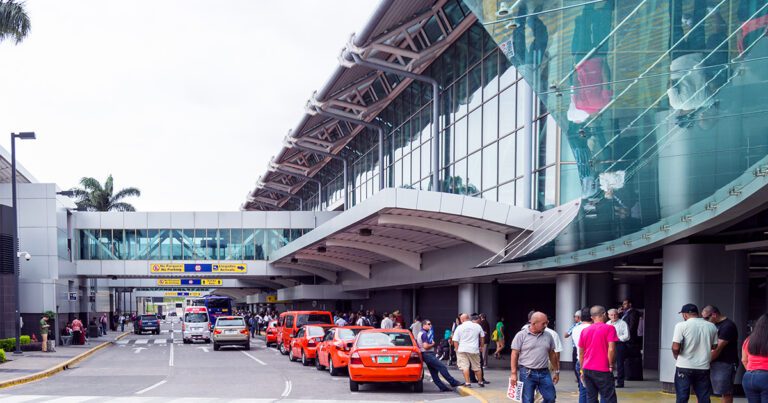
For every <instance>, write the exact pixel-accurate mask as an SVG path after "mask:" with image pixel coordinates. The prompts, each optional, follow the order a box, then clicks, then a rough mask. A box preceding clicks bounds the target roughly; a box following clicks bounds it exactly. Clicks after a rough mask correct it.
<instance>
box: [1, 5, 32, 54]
mask: <svg viewBox="0 0 768 403" xmlns="http://www.w3.org/2000/svg"><path fill="white" fill-rule="evenodd" d="M31 28H32V25H31V24H30V22H29V16H28V15H27V12H26V10H24V3H17V2H16V0H5V1H3V0H0V42H2V41H4V40H6V39H9V38H13V39H14V41H15V42H16V44H17V45H18V44H19V43H20V42H21V41H23V40H24V38H26V37H27V34H29V30H30V29H31Z"/></svg>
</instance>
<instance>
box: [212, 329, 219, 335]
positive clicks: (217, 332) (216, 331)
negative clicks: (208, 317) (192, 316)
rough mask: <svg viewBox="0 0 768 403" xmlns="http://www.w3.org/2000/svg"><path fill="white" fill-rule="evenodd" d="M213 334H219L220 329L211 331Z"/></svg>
mask: <svg viewBox="0 0 768 403" xmlns="http://www.w3.org/2000/svg"><path fill="white" fill-rule="evenodd" d="M213 334H221V330H219V329H216V330H214V331H213Z"/></svg>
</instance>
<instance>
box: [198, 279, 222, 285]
mask: <svg viewBox="0 0 768 403" xmlns="http://www.w3.org/2000/svg"><path fill="white" fill-rule="evenodd" d="M222 284H224V282H223V281H222V280H221V279H220V278H204V279H200V285H222Z"/></svg>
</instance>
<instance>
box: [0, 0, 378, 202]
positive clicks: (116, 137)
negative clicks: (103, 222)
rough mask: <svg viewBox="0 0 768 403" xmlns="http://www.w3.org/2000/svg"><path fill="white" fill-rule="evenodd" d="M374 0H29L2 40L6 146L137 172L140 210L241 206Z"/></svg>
mask: <svg viewBox="0 0 768 403" xmlns="http://www.w3.org/2000/svg"><path fill="white" fill-rule="evenodd" d="M377 4H378V0H343V1H342V0H332V1H330V0H329V1H315V0H312V1H309V0H308V1H296V0H292V1H254V0H237V1H236V0H226V1H210V0H208V1H198V0H194V1H191V0H163V1H156V0H145V1H131V2H127V1H105V0H88V1H86V0H73V1H61V0H27V2H26V9H27V13H28V14H29V16H30V18H31V22H32V31H31V33H30V35H29V36H28V37H27V39H26V40H25V41H24V42H22V43H21V44H19V45H15V46H14V45H13V44H12V43H10V42H4V43H2V44H0V61H1V62H0V88H2V90H1V91H0V146H2V147H4V148H6V149H7V150H8V151H10V140H9V137H10V135H9V133H11V132H17V131H35V132H36V133H37V137H38V139H37V140H34V141H17V143H16V145H17V147H16V148H17V158H18V161H19V162H20V163H21V164H22V165H23V166H24V167H26V168H27V169H28V170H29V171H30V172H31V173H32V175H34V176H35V177H36V178H37V179H38V180H39V181H40V182H45V183H51V182H53V183H56V184H58V185H59V187H61V188H62V189H67V188H70V187H72V186H76V185H77V184H78V182H79V180H80V178H81V177H83V176H91V177H94V178H96V179H98V180H100V181H101V182H102V183H103V181H104V180H105V179H106V178H107V176H108V175H109V174H112V175H113V176H114V179H115V187H116V188H117V189H120V188H123V187H128V186H135V187H138V188H139V189H141V191H142V196H141V197H140V198H130V199H128V200H126V201H128V202H129V203H132V204H133V205H134V206H135V207H136V208H137V210H140V211H192V210H195V211H233V210H237V209H238V208H239V206H240V204H241V203H242V202H243V201H244V200H245V196H246V193H247V192H248V191H250V190H252V189H253V188H254V184H255V182H256V179H257V178H258V177H259V175H261V174H262V173H264V171H265V170H266V166H267V162H268V161H269V158H270V157H271V156H273V155H275V154H277V153H278V152H279V150H280V147H281V144H282V139H283V136H284V135H285V134H286V133H287V131H288V129H291V128H293V127H294V126H295V125H296V124H297V123H298V121H299V119H300V117H301V115H302V114H303V111H304V103H305V101H306V100H307V99H308V98H309V96H310V95H311V93H312V91H314V90H317V89H319V88H320V87H322V85H323V84H324V83H325V82H326V80H327V79H328V77H329V76H330V74H331V72H332V71H333V70H334V69H335V68H336V66H337V60H336V57H337V55H338V54H339V51H340V50H341V48H342V47H343V46H344V44H345V43H346V41H347V39H348V38H349V35H350V34H351V33H352V32H355V31H358V30H360V29H361V28H362V27H363V25H364V24H365V23H366V22H367V20H368V18H369V17H370V15H371V14H372V13H373V10H374V9H375V7H376V6H377Z"/></svg>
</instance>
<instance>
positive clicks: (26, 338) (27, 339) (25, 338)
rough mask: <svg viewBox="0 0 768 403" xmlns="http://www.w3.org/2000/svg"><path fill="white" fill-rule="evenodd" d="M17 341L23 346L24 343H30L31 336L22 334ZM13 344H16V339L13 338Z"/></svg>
mask: <svg viewBox="0 0 768 403" xmlns="http://www.w3.org/2000/svg"><path fill="white" fill-rule="evenodd" d="M19 342H20V343H21V345H22V346H23V345H25V344H29V343H32V338H31V337H29V336H27V335H22V336H21V337H19ZM13 344H16V340H15V339H14V343H13Z"/></svg>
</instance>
